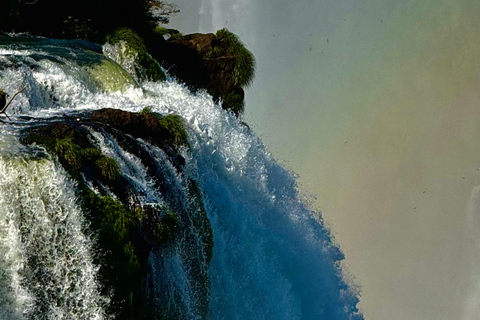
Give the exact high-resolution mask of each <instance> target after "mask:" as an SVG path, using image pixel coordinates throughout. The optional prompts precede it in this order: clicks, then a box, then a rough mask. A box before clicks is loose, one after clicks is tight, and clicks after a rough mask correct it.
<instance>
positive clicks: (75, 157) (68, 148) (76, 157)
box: [53, 137, 82, 169]
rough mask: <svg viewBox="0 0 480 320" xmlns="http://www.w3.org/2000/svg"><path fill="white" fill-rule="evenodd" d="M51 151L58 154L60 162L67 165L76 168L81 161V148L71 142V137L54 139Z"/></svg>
mask: <svg viewBox="0 0 480 320" xmlns="http://www.w3.org/2000/svg"><path fill="white" fill-rule="evenodd" d="M53 151H54V152H55V154H56V155H57V156H58V158H59V160H60V162H61V163H63V164H66V165H67V166H69V167H72V168H74V169H78V168H79V167H80V164H81V163H82V150H81V149H80V147H79V146H78V145H76V144H75V143H73V140H72V138H71V137H67V138H64V139H59V140H56V141H55V145H54V148H53Z"/></svg>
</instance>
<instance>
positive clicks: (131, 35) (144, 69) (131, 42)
mask: <svg viewBox="0 0 480 320" xmlns="http://www.w3.org/2000/svg"><path fill="white" fill-rule="evenodd" d="M121 41H123V42H124V43H125V45H126V48H127V52H126V54H128V55H131V56H133V57H134V60H135V64H136V65H135V69H136V72H137V76H139V77H140V78H145V79H147V80H152V81H163V80H165V79H166V76H165V73H164V72H163V71H162V68H160V64H159V63H158V62H157V61H156V60H155V59H153V58H152V56H151V55H150V54H149V53H148V52H147V48H146V47H145V44H144V43H143V39H142V38H141V37H140V36H139V35H138V34H137V33H136V32H135V31H133V30H132V29H128V28H120V29H118V30H116V31H115V32H114V33H113V34H111V35H108V36H107V42H108V43H110V44H112V45H113V44H116V43H119V42H121Z"/></svg>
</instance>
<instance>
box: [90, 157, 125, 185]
mask: <svg viewBox="0 0 480 320" xmlns="http://www.w3.org/2000/svg"><path fill="white" fill-rule="evenodd" d="M95 167H96V168H97V170H98V172H99V173H100V175H101V176H102V177H103V178H104V179H106V180H110V181H113V180H116V179H117V178H118V176H119V175H120V167H119V166H118V163H117V161H115V159H113V158H110V157H106V156H100V157H98V159H97V160H96V161H95Z"/></svg>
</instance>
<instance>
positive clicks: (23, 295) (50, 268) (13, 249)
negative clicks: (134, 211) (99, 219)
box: [0, 155, 106, 319]
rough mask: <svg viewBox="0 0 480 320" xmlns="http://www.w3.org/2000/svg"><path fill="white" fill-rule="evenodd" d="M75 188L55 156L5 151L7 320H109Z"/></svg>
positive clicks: (0, 185)
mask: <svg viewBox="0 0 480 320" xmlns="http://www.w3.org/2000/svg"><path fill="white" fill-rule="evenodd" d="M85 228H86V225H85V221H84V218H83V215H82V212H81V211H80V209H79V207H78V206H77V204H76V197H75V193H74V186H73V184H72V182H71V181H69V180H68V179H67V178H66V176H65V172H64V171H63V170H61V169H60V168H58V167H56V166H55V164H54V163H53V161H51V160H46V159H42V160H33V159H28V158H27V159H26V158H23V157H16V158H13V159H12V158H9V157H5V156H3V155H0V248H1V252H2V255H0V269H1V272H2V273H1V274H2V277H1V278H0V279H1V282H2V289H1V290H0V295H1V296H0V302H2V306H1V309H2V311H0V316H3V319H10V318H12V319H16V318H18V319H23V318H26V319H102V318H103V311H102V309H103V307H102V305H103V304H105V303H106V299H104V298H102V297H101V296H100V294H99V286H98V283H97V280H96V275H97V267H96V266H94V265H93V263H92V260H93V255H92V248H91V242H90V240H89V239H88V237H87V236H86V235H85V234H84V229H85Z"/></svg>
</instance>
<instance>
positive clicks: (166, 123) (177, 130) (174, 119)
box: [159, 114, 188, 146]
mask: <svg viewBox="0 0 480 320" xmlns="http://www.w3.org/2000/svg"><path fill="white" fill-rule="evenodd" d="M159 122H160V125H161V126H162V127H163V128H165V129H166V130H167V131H168V132H169V133H170V134H171V135H172V138H173V142H174V143H175V144H176V145H177V146H181V145H188V141H187V138H188V137H187V132H186V131H185V127H184V126H183V119H182V117H180V116H178V115H173V114H169V115H167V116H164V117H162V118H161V119H160V120H159Z"/></svg>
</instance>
